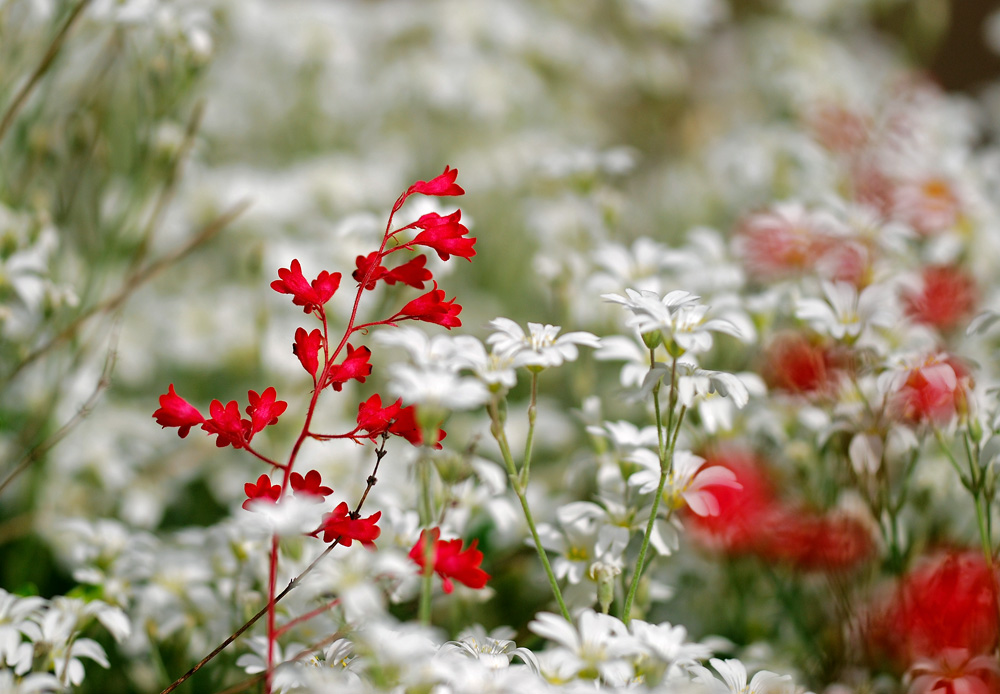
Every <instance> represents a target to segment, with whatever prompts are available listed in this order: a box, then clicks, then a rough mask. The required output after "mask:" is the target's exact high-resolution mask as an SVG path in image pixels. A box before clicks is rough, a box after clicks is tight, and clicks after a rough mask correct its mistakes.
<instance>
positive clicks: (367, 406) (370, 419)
mask: <svg viewBox="0 0 1000 694" xmlns="http://www.w3.org/2000/svg"><path fill="white" fill-rule="evenodd" d="M402 403H403V399H402V398H400V399H399V400H397V401H396V402H394V403H392V404H391V405H388V406H386V407H382V398H381V396H379V394H378V393H376V394H375V395H373V396H371V397H370V398H368V399H367V400H365V401H364V402H363V403H361V404H360V405H358V429H359V430H364V431H367V432H368V435H369V436H370V437H371V438H373V439H374V438H375V437H376V436H378V435H379V434H381V433H383V432H385V431H388V430H389V426H390V425H391V424H393V423H394V421H395V419H396V417H397V416H398V415H399V412H400V410H401V409H402Z"/></svg>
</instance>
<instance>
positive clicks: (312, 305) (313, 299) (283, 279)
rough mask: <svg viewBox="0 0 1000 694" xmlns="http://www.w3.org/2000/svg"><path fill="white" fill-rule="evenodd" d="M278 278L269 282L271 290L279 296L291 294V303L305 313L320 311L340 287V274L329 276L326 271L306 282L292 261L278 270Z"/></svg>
mask: <svg viewBox="0 0 1000 694" xmlns="http://www.w3.org/2000/svg"><path fill="white" fill-rule="evenodd" d="M278 277H279V278H280V279H276V280H274V281H273V282H271V289H273V290H274V291H276V292H278V293H279V294H291V295H292V303H293V304H295V305H296V306H301V307H302V310H303V311H305V312H306V313H312V312H313V311H316V312H319V311H321V310H322V309H323V305H324V304H325V303H326V302H327V301H329V300H330V299H331V298H332V297H333V295H334V293H335V292H336V291H337V288H338V287H339V286H340V273H339V272H334V273H333V274H330V273H329V272H327V271H326V270H323V271H322V272H321V273H319V276H318V277H317V278H316V279H314V280H313V281H312V282H307V281H306V278H305V276H304V275H303V274H302V266H301V265H299V261H298V260H293V261H292V264H291V266H290V267H289V268H282V269H280V270H278Z"/></svg>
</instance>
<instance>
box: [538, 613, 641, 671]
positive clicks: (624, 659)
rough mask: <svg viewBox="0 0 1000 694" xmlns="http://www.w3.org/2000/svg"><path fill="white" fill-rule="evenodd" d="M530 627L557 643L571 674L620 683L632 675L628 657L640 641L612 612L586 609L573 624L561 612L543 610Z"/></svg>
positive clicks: (634, 651) (636, 650) (566, 668)
mask: <svg viewBox="0 0 1000 694" xmlns="http://www.w3.org/2000/svg"><path fill="white" fill-rule="evenodd" d="M528 628H529V629H530V630H531V631H533V632H534V633H536V634H538V635H539V636H541V637H542V638H545V639H548V640H549V641H551V642H553V643H555V644H556V645H557V646H558V648H557V652H558V653H559V655H560V656H561V658H562V659H564V660H563V667H564V668H565V670H569V671H570V674H571V676H572V675H578V676H584V675H586V676H589V677H594V676H600V677H601V679H603V680H604V681H605V682H607V683H608V684H610V685H617V686H620V685H623V684H625V683H626V682H628V681H629V680H630V679H631V678H632V674H633V669H632V664H631V663H630V662H629V658H630V657H631V656H634V655H635V654H636V653H637V652H638V644H637V643H636V640H635V638H634V637H633V636H632V635H631V634H629V633H628V628H627V627H626V626H625V625H624V624H623V623H622V621H621V620H619V619H616V618H615V617H612V616H611V615H606V614H599V613H597V612H594V611H593V610H589V609H588V610H583V611H581V612H580V614H579V615H578V617H577V624H575V625H574V624H572V623H570V622H567V621H566V620H565V619H563V618H562V617H561V616H559V615H555V614H551V613H549V612H541V613H539V614H537V615H535V619H534V621H532V622H530V623H529V624H528ZM542 670H543V672H544V670H545V668H544V664H542Z"/></svg>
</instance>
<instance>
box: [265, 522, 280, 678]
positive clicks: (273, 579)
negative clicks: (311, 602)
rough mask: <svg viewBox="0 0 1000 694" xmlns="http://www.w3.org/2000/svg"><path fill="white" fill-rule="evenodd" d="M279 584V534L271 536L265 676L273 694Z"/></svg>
mask: <svg viewBox="0 0 1000 694" xmlns="http://www.w3.org/2000/svg"><path fill="white" fill-rule="evenodd" d="M277 584H278V535H277V534H275V535H272V536H271V559H270V567H269V576H268V580H267V595H268V598H267V673H266V675H265V677H264V691H265V692H266V694H271V685H272V684H273V682H272V671H273V670H274V643H275V641H277V639H278V636H277V633H276V632H277V629H276V628H275V625H274V603H275V600H274V594H275V592H276V591H277Z"/></svg>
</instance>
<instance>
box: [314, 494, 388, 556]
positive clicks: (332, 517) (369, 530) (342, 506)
mask: <svg viewBox="0 0 1000 694" xmlns="http://www.w3.org/2000/svg"><path fill="white" fill-rule="evenodd" d="M381 517H382V512H381V511H378V512H377V513H374V514H372V515H370V516H368V517H367V518H360V517H358V518H356V517H354V514H352V513H350V512H349V511H348V508H347V502H345V501H341V502H340V503H339V504H337V508H335V509H334V510H333V511H331V512H330V513H328V514H326V515H325V516H323V525H321V526H320V528H319V529H318V530H317V531H316V532H314V533H313V535H314V536H315V535H319V533H323V542H333V541H334V540H339V542H340V544H342V545H343V546H344V547H350V546H351V544H353V542H354V540H357V541H358V542H360V543H361V544H363V545H365V546H366V547H374V546H375V540H377V539H378V536H379V535H380V534H381V533H382V531H381V530H380V529H379V527H378V526H377V525H376V523H378V519H379V518H381Z"/></svg>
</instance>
